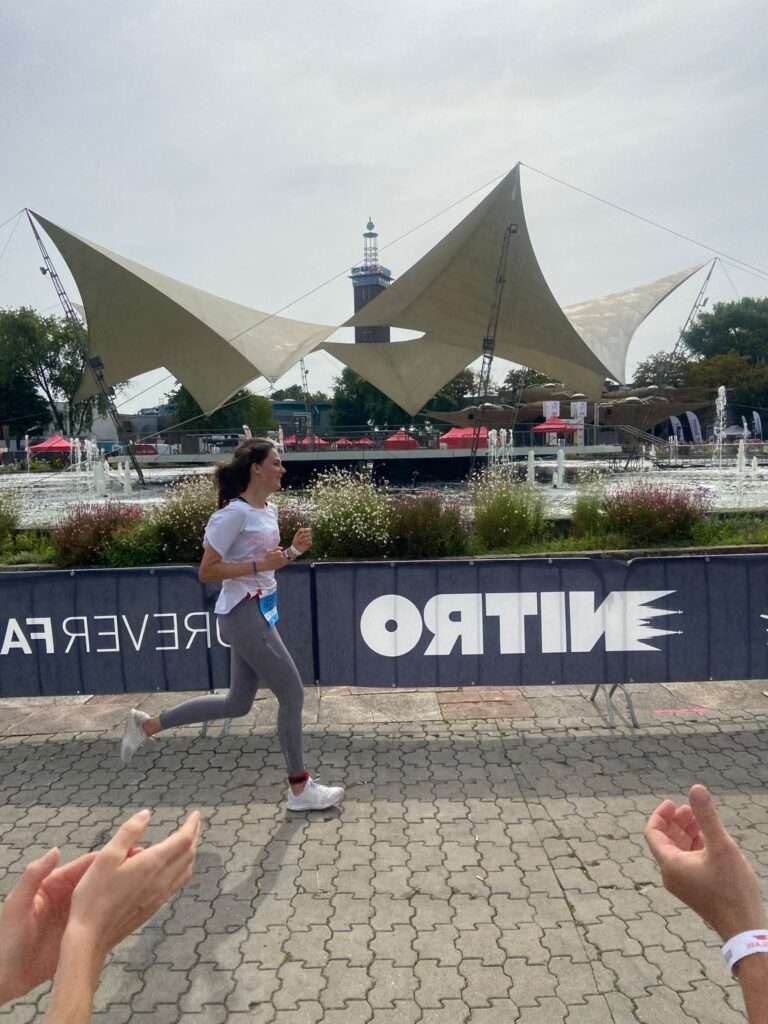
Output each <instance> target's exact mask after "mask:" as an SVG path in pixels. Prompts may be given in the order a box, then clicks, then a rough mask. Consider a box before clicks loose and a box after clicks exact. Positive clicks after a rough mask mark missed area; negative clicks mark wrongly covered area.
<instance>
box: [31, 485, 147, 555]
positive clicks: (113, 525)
mask: <svg viewBox="0 0 768 1024" xmlns="http://www.w3.org/2000/svg"><path fill="white" fill-rule="evenodd" d="M141 514H142V513H141V509H140V508H139V507H138V506H137V505H121V504H120V503H119V502H116V501H106V502H104V503H103V504H98V505H88V504H81V505H75V506H74V507H73V508H72V509H70V511H69V512H68V513H67V515H66V516H65V518H64V519H63V520H62V521H61V523H59V525H58V526H57V527H56V528H55V529H54V530H52V531H51V543H52V545H53V548H54V551H55V560H56V564H57V565H60V566H62V567H63V568H68V567H69V566H74V565H101V564H102V563H103V561H104V554H105V549H106V547H107V544H108V543H109V541H110V540H111V539H112V538H113V537H114V535H115V534H116V533H117V532H118V531H119V530H125V529H126V528H127V527H129V526H131V525H132V524H133V523H135V522H136V521H137V520H138V519H140V517H141Z"/></svg>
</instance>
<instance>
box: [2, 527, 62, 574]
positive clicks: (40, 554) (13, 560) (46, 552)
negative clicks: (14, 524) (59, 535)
mask: <svg viewBox="0 0 768 1024" xmlns="http://www.w3.org/2000/svg"><path fill="white" fill-rule="evenodd" d="M54 555H55V552H54V549H53V546H52V545H51V542H50V539H49V537H48V534H47V533H45V532H41V531H38V530H28V531H24V532H23V533H17V534H16V536H15V537H14V538H13V540H12V541H9V542H8V543H7V544H5V545H3V546H2V547H0V563H2V564H3V565H42V564H44V563H46V562H53V560H54Z"/></svg>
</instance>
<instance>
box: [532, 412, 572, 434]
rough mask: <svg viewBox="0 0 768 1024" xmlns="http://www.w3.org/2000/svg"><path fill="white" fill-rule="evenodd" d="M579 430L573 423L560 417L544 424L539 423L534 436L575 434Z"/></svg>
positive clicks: (545, 421) (534, 430)
mask: <svg viewBox="0 0 768 1024" xmlns="http://www.w3.org/2000/svg"><path fill="white" fill-rule="evenodd" d="M578 429H579V428H578V427H574V425H573V424H572V423H566V422H565V420H561V419H560V417H559V416H552V417H551V418H550V419H548V420H544V422H543V423H537V424H536V426H535V427H534V428H533V432H534V434H575V433H576V431H577V430H578Z"/></svg>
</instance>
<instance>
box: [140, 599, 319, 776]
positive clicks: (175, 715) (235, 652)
mask: <svg viewBox="0 0 768 1024" xmlns="http://www.w3.org/2000/svg"><path fill="white" fill-rule="evenodd" d="M219 627H220V630H221V638H222V640H223V641H224V642H225V643H227V644H229V645H230V648H231V651H230V659H231V660H230V671H229V674H230V688H229V692H228V693H227V694H226V696H223V697H214V696H210V697H195V698H194V700H188V701H185V702H184V703H183V704H177V705H176V707H175V708H169V710H168V711H162V712H161V713H160V728H161V729H173V728H175V727H176V726H179V725H192V724H193V723H194V722H212V721H214V720H215V719H218V718H240V717H242V716H243V715H247V714H248V712H249V711H250V710H251V708H252V707H253V702H254V699H255V697H256V690H257V689H258V684H259V681H260V680H261V681H262V682H263V684H264V686H266V687H267V689H269V690H271V691H272V693H274V695H275V696H276V697H277V702H278V704H279V709H278V712H277V736H278V739H279V741H280V749H281V750H282V752H283V757H284V758H285V763H286V765H287V767H288V774H289V775H290V776H294V775H302V774H303V773H304V738H303V735H302V728H301V711H302V708H303V706H304V686H303V684H302V682H301V676H300V675H299V673H298V670H297V668H296V665H295V664H294V661H293V658H292V657H291V655H290V654H289V653H288V650H287V649H286V646H285V644H284V643H283V641H282V640H281V639H280V634H279V633H278V632H277V629H276V627H275V626H269V625H267V623H266V621H265V620H264V616H263V615H262V614H261V611H260V610H259V602H258V601H256V600H243V601H241V602H240V604H238V605H237V606H236V607H235V608H233V609H232V611H231V612H228V613H227V614H226V615H221V616H220V617H219Z"/></svg>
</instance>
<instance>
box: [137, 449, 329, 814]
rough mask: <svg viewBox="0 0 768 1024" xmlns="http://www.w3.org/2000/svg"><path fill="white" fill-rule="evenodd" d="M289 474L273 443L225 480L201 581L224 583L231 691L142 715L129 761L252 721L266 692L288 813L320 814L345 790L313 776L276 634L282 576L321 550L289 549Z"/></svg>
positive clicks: (295, 692) (296, 685)
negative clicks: (228, 722)
mask: <svg viewBox="0 0 768 1024" xmlns="http://www.w3.org/2000/svg"><path fill="white" fill-rule="evenodd" d="M284 475H285V468H284V466H283V464H282V462H281V460H280V454H279V452H278V450H277V448H276V447H275V445H274V444H273V443H272V442H271V441H269V440H265V439H264V438H251V439H249V440H246V441H244V442H243V443H242V444H241V445H239V446H238V447H237V448H236V449H235V453H234V456H233V458H232V461H231V462H229V463H227V464H225V465H222V466H219V468H218V469H217V471H216V482H217V485H218V489H219V509H218V511H217V512H214V514H213V515H212V516H211V518H210V519H209V520H208V525H207V526H206V529H205V537H204V552H203V560H202V562H201V563H200V570H199V573H198V575H199V578H200V581H201V582H202V583H221V592H220V593H219V597H218V600H217V602H216V608H215V611H216V614H217V615H218V616H219V632H220V635H221V638H222V639H223V640H224V642H225V643H227V644H229V646H230V648H231V650H230V689H229V692H228V693H227V695H226V696H221V697H217V696H206V697H196V698H195V699H194V700H189V701H185V702H184V703H183V704H177V705H176V707H174V708H170V709H169V710H167V711H162V712H161V713H160V715H159V717H158V718H151V717H150V716H149V715H147V714H145V713H144V712H143V711H137V710H136V709H133V710H132V711H131V714H130V717H129V719H128V723H127V725H126V728H125V733H124V735H123V741H122V746H121V751H120V753H121V757H122V760H123V762H124V763H125V764H127V763H128V761H130V759H131V758H132V757H133V755H134V754H135V753H136V751H137V750H138V749H139V747H140V746H142V745H143V744H144V743H145V742H147V740H149V739H150V738H152V737H154V736H155V735H156V734H157V733H158V732H161V731H163V730H165V729H173V728H176V727H177V726H180V725H191V724H192V723H194V722H211V721H214V720H216V719H222V718H240V717H242V716H243V715H247V714H248V712H249V711H250V710H251V708H252V707H253V702H254V699H255V697H256V690H257V688H258V685H259V683H262V684H263V685H264V686H266V687H267V688H268V689H270V690H271V691H272V692H273V693H274V695H275V696H276V697H277V701H278V704H279V710H278V715H277V735H278V738H279V741H280V748H281V750H282V752H283V756H284V758H285V763H286V766H287V768H288V784H289V788H288V794H287V799H288V809H289V810H291V811H312V810H318V811H319V810H323V809H325V808H327V807H333V806H335V805H337V804H339V803H340V802H341V800H342V799H343V797H344V789H343V787H342V786H321V785H320V784H319V783H317V782H316V781H315V780H314V779H313V778H312V777H311V776H310V775H309V773H308V772H307V771H306V769H305V767H304V741H303V735H302V721H301V712H302V707H303V705H304V687H303V685H302V682H301V677H300V676H299V673H298V671H297V669H296V665H295V664H294V661H293V658H292V657H291V655H290V654H289V653H288V651H287V650H286V648H285V645H284V644H283V641H282V640H281V639H280V634H279V633H278V631H277V626H276V622H277V619H278V611H277V583H276V580H275V573H276V572H277V571H278V570H279V569H283V568H285V566H286V565H288V564H289V563H290V562H292V561H293V560H294V559H295V558H298V557H299V556H300V555H303V554H304V553H305V552H306V551H308V550H309V548H310V547H311V545H312V531H311V530H310V529H308V528H306V527H302V528H301V529H300V530H297V531H296V535H295V536H294V538H293V542H292V543H291V545H290V547H288V548H286V549H285V550H283V549H282V548H281V547H280V531H279V529H278V523H277V508H276V507H275V505H273V504H271V503H270V502H269V501H268V500H267V499H268V498H269V496H270V495H271V494H274V492H275V491H279V490H280V487H281V482H282V479H283V476H284Z"/></svg>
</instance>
